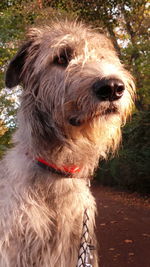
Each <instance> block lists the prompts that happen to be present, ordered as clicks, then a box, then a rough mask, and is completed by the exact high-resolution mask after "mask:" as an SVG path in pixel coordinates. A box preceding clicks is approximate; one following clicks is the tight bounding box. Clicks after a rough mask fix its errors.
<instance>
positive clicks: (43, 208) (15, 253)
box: [0, 22, 134, 267]
mask: <svg viewBox="0 0 150 267" xmlns="http://www.w3.org/2000/svg"><path fill="white" fill-rule="evenodd" d="M20 83H21V84H22V85H23V88H24V90H23V93H22V97H21V107H20V110H19V112H18V122H19V127H18V130H17V131H16V133H15V135H14V139H13V141H14V148H12V149H11V150H10V151H9V152H8V154H7V155H6V156H5V158H4V159H3V161H2V162H1V171H0V176H1V180H0V205H1V206H0V207H1V208H0V267H75V266H93V267H97V266H98V259H97V258H98V257H97V255H96V251H95V250H93V252H92V254H93V260H92V263H90V261H91V258H90V257H88V256H89V254H90V252H89V249H90V245H89V244H87V242H90V244H91V245H94V246H96V241H95V237H94V227H95V212H96V205H95V200H94V197H93V196H92V194H91V192H90V189H89V187H88V183H87V181H88V180H89V179H90V178H91V175H92V174H93V172H94V170H95V168H96V167H97V165H98V162H99V159H100V158H106V156H107V154H108V152H114V151H115V150H116V149H117V147H118V144H119V142H120V139H121V131H120V128H121V126H122V125H123V124H124V123H125V121H126V118H127V116H128V115H129V114H130V111H131V107H132V104H133V97H134V82H133V79H132V76H131V75H130V74H129V72H128V71H127V70H125V68H124V67H123V65H122V64H121V63H120V61H119V59H118V57H117V54H116V52H115V51H114V47H113V45H112V43H111V41H110V40H109V39H108V38H107V37H106V36H104V35H103V34H100V33H98V32H96V31H95V30H92V29H91V28H87V27H86V26H84V25H83V24H82V23H78V22H76V23H75V22H60V23H54V24H53V25H52V26H49V27H48V26H46V27H41V28H32V29H31V30H30V31H29V33H28V36H27V41H26V42H25V43H24V44H23V45H22V47H21V48H20V50H19V52H18V53H17V55H16V56H15V57H14V58H13V59H12V61H11V62H10V64H9V66H8V69H7V72H6V86H7V87H9V88H12V87H14V86H16V85H18V84H20ZM87 213H88V214H87ZM85 215H86V216H87V218H85V221H84V223H83V220H84V218H83V217H84V216H85ZM83 224H84V227H85V228H86V230H87V233H88V236H86V233H85V232H84V233H83V231H84V229H83ZM83 238H85V239H87V240H85V244H81V243H82V240H83ZM81 239H82V240H81ZM82 249H85V252H84V253H83V254H82ZM87 249H88V250H87ZM81 254H82V255H81ZM88 264H92V265H88Z"/></svg>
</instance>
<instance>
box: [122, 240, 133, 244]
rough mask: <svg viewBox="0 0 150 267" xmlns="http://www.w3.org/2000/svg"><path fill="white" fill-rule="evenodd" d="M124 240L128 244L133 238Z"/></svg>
mask: <svg viewBox="0 0 150 267" xmlns="http://www.w3.org/2000/svg"><path fill="white" fill-rule="evenodd" d="M124 242H125V243H126V244H130V243H133V240H131V239H125V240H124Z"/></svg>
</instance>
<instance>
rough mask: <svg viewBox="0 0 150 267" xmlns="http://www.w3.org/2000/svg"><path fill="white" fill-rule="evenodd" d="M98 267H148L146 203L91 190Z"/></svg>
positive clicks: (149, 216) (149, 241)
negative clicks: (95, 205)
mask: <svg viewBox="0 0 150 267" xmlns="http://www.w3.org/2000/svg"><path fill="white" fill-rule="evenodd" d="M92 191H93V194H94V196H95V197H96V201H97V206H98V216H97V220H96V223H97V229H96V234H97V238H98V243H99V257H100V263H101V264H100V267H150V199H148V198H145V199H143V198H140V197H138V196H137V195H135V194H127V193H124V192H117V191H115V190H112V189H106V188H103V187H100V186H92Z"/></svg>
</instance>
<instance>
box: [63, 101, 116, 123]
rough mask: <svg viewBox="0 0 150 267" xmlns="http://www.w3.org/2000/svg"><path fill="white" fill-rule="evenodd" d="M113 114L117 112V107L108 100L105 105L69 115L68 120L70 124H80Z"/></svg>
mask: <svg viewBox="0 0 150 267" xmlns="http://www.w3.org/2000/svg"><path fill="white" fill-rule="evenodd" d="M115 114H119V108H118V107H117V105H116V104H114V103H111V102H110V103H109V104H107V105H103V106H102V107H100V108H96V109H95V110H93V111H92V112H85V113H84V112H79V114H77V115H73V116H70V117H69V119H68V121H69V123H70V124H71V125H72V126H82V125H83V124H85V123H86V124H87V123H88V122H89V123H90V122H91V121H93V120H95V119H96V118H99V117H105V119H107V118H108V116H112V115H115Z"/></svg>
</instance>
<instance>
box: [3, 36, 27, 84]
mask: <svg viewBox="0 0 150 267" xmlns="http://www.w3.org/2000/svg"><path fill="white" fill-rule="evenodd" d="M31 44H32V41H31V40H30V41H27V42H26V43H25V44H23V45H22V47H21V48H20V49H19V51H18V53H17V54H16V55H15V57H14V58H13V59H12V60H11V62H10V63H9V65H8V68H7V71H6V76H5V84H6V87H8V88H12V87H15V86H17V85H18V84H20V83H21V82H22V77H21V76H22V75H21V74H22V70H23V66H24V64H25V60H26V57H27V51H28V49H29V47H30V46H31Z"/></svg>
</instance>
